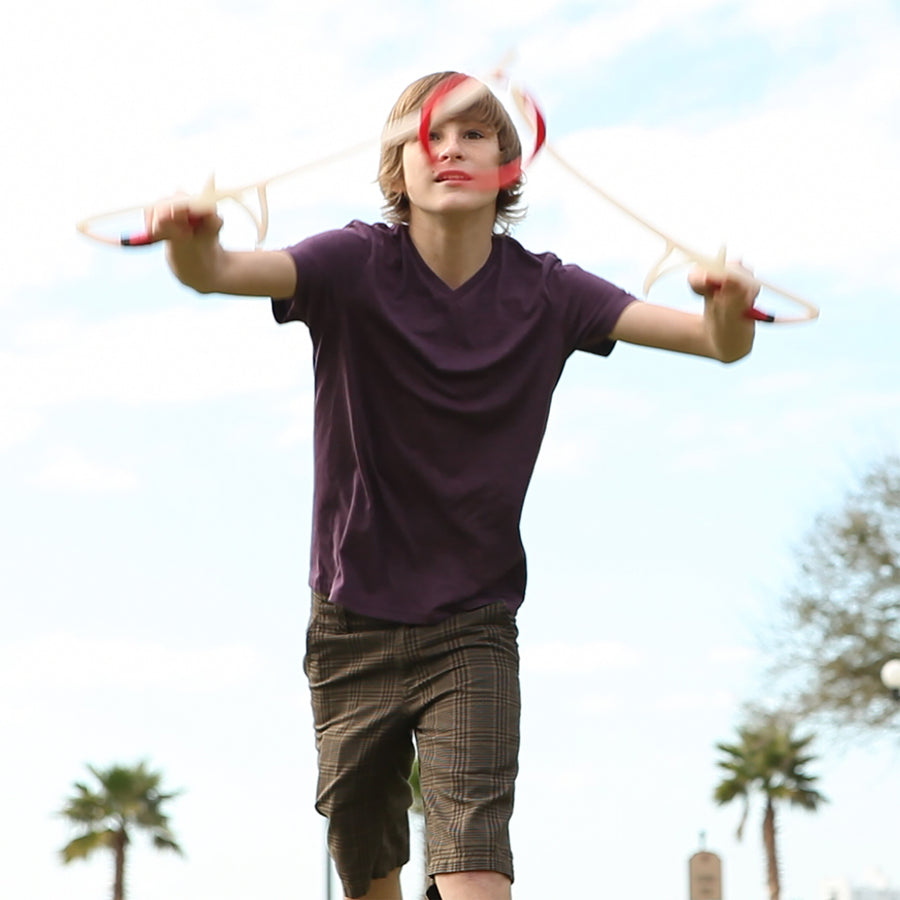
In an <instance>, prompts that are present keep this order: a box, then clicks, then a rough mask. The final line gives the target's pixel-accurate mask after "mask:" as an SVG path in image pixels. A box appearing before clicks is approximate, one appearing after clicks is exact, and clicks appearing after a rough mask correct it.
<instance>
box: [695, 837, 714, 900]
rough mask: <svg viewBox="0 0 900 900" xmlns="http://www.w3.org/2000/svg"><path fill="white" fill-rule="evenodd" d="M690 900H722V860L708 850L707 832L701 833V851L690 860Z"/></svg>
mask: <svg viewBox="0 0 900 900" xmlns="http://www.w3.org/2000/svg"><path fill="white" fill-rule="evenodd" d="M688 882H689V886H690V894H689V898H690V900H722V860H721V859H720V857H719V856H718V855H717V854H716V853H711V852H710V851H709V850H707V849H706V832H705V831H701V832H700V849H699V850H698V851H697V852H696V853H695V854H694V855H693V856H692V857H691V858H690V859H689V860H688Z"/></svg>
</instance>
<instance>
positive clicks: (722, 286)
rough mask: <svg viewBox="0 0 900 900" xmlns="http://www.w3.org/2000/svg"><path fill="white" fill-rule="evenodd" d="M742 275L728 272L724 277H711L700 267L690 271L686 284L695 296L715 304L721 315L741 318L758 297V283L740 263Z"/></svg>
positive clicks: (738, 264)
mask: <svg viewBox="0 0 900 900" xmlns="http://www.w3.org/2000/svg"><path fill="white" fill-rule="evenodd" d="M734 265H737V266H738V267H740V270H741V272H742V273H744V272H745V273H746V275H742V274H739V273H737V272H732V271H728V272H726V273H725V274H724V275H721V276H720V275H711V274H710V273H709V272H707V271H706V270H705V269H703V268H701V267H700V266H695V267H694V268H693V269H691V272H690V274H689V275H688V284H689V285H690V286H691V290H692V291H693V292H694V293H695V294H699V295H700V296H701V297H703V298H704V299H705V300H707V301H709V302H711V303H713V304H715V306H716V308H718V309H719V310H720V311H722V312H723V313H738V314H740V315H742V316H744V315H746V313H747V311H748V310H750V309H751V308H752V307H753V301H754V300H756V298H757V296H758V295H759V287H760V286H759V283H758V282H757V281H755V280H754V278H753V273H752V272H751V271H750V269H748V268H746V266H744V265H743V264H742V263H740V262H738V263H736V264H734Z"/></svg>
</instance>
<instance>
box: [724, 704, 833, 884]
mask: <svg viewBox="0 0 900 900" xmlns="http://www.w3.org/2000/svg"><path fill="white" fill-rule="evenodd" d="M737 732H738V737H739V740H738V742H737V743H734V744H716V747H717V748H718V749H719V750H721V751H722V753H724V754H725V758H724V759H721V760H719V762H718V765H719V767H720V768H722V769H724V770H725V772H726V773H727V774H726V776H725V777H724V778H723V779H722V781H721V782H720V783H719V785H718V786H717V787H716V789H715V792H714V794H713V797H714V799H715V801H716V803H717V804H719V805H720V806H721V805H724V804H726V803H730V802H731V801H732V800H736V799H737V798H738V797H740V798H742V799H743V801H744V810H743V814H742V815H741V821H740V824H739V825H738V829H737V838H738V840H740V839H741V838H742V837H743V833H744V826H745V824H746V822H747V816H748V814H749V812H750V795H751V793H752V792H753V791H754V790H756V791H759V792H760V793H761V794H762V795H763V799H764V802H765V810H764V814H763V826H762V839H763V848H764V850H765V853H766V873H767V876H768V885H769V897H770V900H779V898H780V897H781V880H780V876H779V864H778V848H777V844H776V827H775V811H776V806H777V804H778V803H781V802H784V801H787V802H789V803H790V804H791V806H800V807H802V808H803V809H806V810H809V811H810V812H815V810H816V809H817V808H818V807H819V805H820V804H821V803H825V802H827V798H826V797H825V796H824V795H823V794H821V793H820V792H819V791H818V790H816V788H815V787H814V784H815V782H816V781H817V780H818V776H815V775H808V774H807V773H806V772H805V771H804V770H805V768H806V766H807V765H808V764H809V763H810V762H812V761H813V760H814V759H815V756H812V755H808V754H805V751H806V750H807V748H808V747H809V744H810V743H811V741H812V740H813V737H814V736H813V735H811V734H810V735H807V736H806V737H802V738H798V737H795V736H794V733H793V726H792V724H791V723H790V722H788V721H786V720H785V719H784V717H782V716H779V715H777V714H769V715H766V716H764V717H762V718H761V719H760V720H759V721H757V722H755V723H753V724H748V725H744V726H742V727H739V728H738V729H737Z"/></svg>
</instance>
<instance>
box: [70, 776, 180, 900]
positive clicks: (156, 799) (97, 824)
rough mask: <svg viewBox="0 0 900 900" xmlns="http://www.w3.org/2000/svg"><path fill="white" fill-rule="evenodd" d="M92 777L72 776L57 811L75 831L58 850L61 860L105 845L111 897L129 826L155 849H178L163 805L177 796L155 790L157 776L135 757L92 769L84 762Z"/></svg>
mask: <svg viewBox="0 0 900 900" xmlns="http://www.w3.org/2000/svg"><path fill="white" fill-rule="evenodd" d="M88 770H89V771H90V773H91V774H92V775H93V776H94V778H95V779H96V781H97V783H98V784H97V786H95V787H91V786H89V785H87V784H85V783H83V782H75V784H74V785H73V787H74V789H75V790H74V793H73V794H72V796H70V797H69V798H68V799H67V800H66V801H65V804H64V805H63V808H62V810H61V814H62V815H63V816H64V817H65V818H66V819H68V820H69V822H70V823H72V824H73V825H74V826H75V827H76V829H77V830H78V831H79V834H77V835H76V836H75V837H74V838H73V839H72V840H71V841H69V843H68V844H66V846H65V847H63V848H62V850H61V851H60V855H61V857H62V861H63V862H64V863H70V862H72V861H73V860H76V859H86V858H88V857H90V856H92V855H93V854H94V853H95V852H96V851H97V850H100V849H104V850H110V851H112V853H113V856H114V860H115V882H114V887H113V897H114V898H116V900H120V898H122V897H124V872H125V848H126V847H127V846H128V845H129V844H130V843H131V832H132V831H133V830H142V831H145V832H147V834H148V835H149V837H150V839H151V840H152V842H153V845H154V846H155V847H156V848H157V849H160V850H172V851H174V852H176V853H181V852H182V849H181V847H180V846H179V845H178V843H177V841H176V840H175V837H174V835H173V834H172V831H171V829H170V827H169V817H168V815H167V814H166V812H165V811H164V809H163V807H164V805H165V804H166V803H167V802H168V801H169V800H172V799H173V798H175V797H176V796H178V794H177V793H165V792H163V791H162V790H160V781H161V780H162V776H161V775H160V773H158V772H151V771H149V770H148V769H147V767H146V764H145V763H143V762H141V763H139V764H138V765H136V766H132V767H128V766H119V765H114V766H110V767H109V768H107V769H97V768H94V767H93V766H88Z"/></svg>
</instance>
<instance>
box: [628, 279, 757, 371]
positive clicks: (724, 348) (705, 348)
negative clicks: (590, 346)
mask: <svg viewBox="0 0 900 900" xmlns="http://www.w3.org/2000/svg"><path fill="white" fill-rule="evenodd" d="M688 282H689V284H690V286H691V288H692V290H693V291H694V292H695V293H697V294H699V295H700V296H701V297H703V299H704V310H703V314H702V315H696V314H693V313H688V312H681V311H679V310H676V309H670V308H669V307H666V306H656V305H655V304H652V303H632V304H631V305H630V306H627V307H626V308H625V310H624V312H623V313H622V315H621V316H619V321H618V322H617V323H616V325H615V327H614V328H613V330H612V332H611V334H610V337H611V338H613V340H619V341H626V342H627V343H631V344H641V345H643V346H645V347H658V348H660V349H662V350H674V351H676V352H678V353H691V354H694V355H695V356H708V357H710V358H711V359H718V360H720V361H721V362H735V361H737V360H739V359H741V358H742V357H744V356H746V355H747V354H748V353H749V352H750V349H751V347H752V346H753V336H754V333H755V327H754V321H753V319H750V318H748V317H747V315H746V313H747V311H748V310H749V309H750V308H751V307H752V306H753V301H754V300H755V298H756V295H757V294H758V293H759V286H758V285H756V286H754V285H753V284H752V283H751V282H749V281H747V280H745V279H742V278H736V277H734V276H731V275H726V276H725V277H724V278H722V279H717V278H713V277H712V276H710V275H708V274H707V273H706V272H704V271H703V270H702V269H694V270H693V271H692V272H691V274H690V276H689V278H688Z"/></svg>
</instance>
